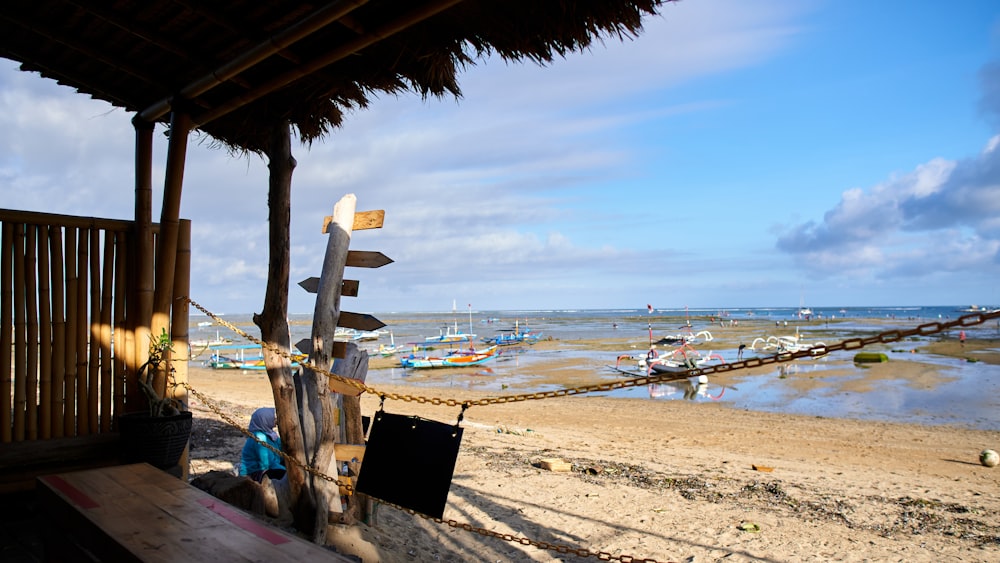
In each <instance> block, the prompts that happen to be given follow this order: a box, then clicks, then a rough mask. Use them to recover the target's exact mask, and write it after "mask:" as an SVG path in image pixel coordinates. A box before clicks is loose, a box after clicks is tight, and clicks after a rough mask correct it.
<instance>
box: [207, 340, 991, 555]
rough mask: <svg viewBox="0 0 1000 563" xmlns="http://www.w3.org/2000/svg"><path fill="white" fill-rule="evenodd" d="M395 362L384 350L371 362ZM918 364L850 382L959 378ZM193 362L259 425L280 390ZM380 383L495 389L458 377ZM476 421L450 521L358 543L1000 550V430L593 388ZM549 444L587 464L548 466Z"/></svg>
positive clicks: (442, 414) (210, 429) (480, 550)
mask: <svg viewBox="0 0 1000 563" xmlns="http://www.w3.org/2000/svg"><path fill="white" fill-rule="evenodd" d="M623 344H624V343H608V342H591V343H587V342H583V343H580V342H574V345H592V346H595V347H599V346H607V347H608V348H609V349H613V348H614V347H615V346H618V347H620V346H622V345H623ZM559 345H560V343H559V342H548V343H544V342H543V343H540V344H538V345H537V346H559ZM998 348H1000V342H997V341H996V340H982V341H973V340H970V341H968V342H966V343H965V345H964V346H960V344H959V343H957V342H956V341H954V340H953V339H947V338H942V339H940V341H937V342H933V343H931V344H929V345H928V350H926V352H928V353H933V354H939V355H951V356H956V357H961V356H963V355H965V354H969V353H971V352H973V351H976V352H977V359H978V361H983V362H985V363H992V364H996V363H998V362H1000V353H998V352H997V350H998ZM382 361H388V360H382V359H373V360H372V368H373V369H374V368H376V367H377V366H378V365H379V363H378V362H382ZM908 364H910V363H909V362H889V363H886V364H879V365H876V366H874V367H873V368H872V369H868V370H865V374H866V375H865V377H863V378H861V379H857V378H852V379H851V380H850V381H849V382H845V383H843V389H841V390H840V391H842V392H845V393H863V392H866V389H868V388H870V386H871V385H872V383H873V382H874V381H875V380H877V379H878V378H906V379H908V380H910V381H911V384H912V385H924V386H931V388H933V386H934V385H940V384H942V382H944V381H945V380H946V378H945V377H943V376H941V375H940V374H937V373H935V370H934V369H931V368H928V366H927V365H926V364H920V363H914V364H912V365H908ZM191 366H192V367H191V369H190V373H189V381H190V384H191V385H192V387H193V388H195V389H196V390H198V391H200V392H201V393H204V394H205V395H206V396H208V397H211V398H212V399H213V401H218V402H219V404H220V406H221V407H222V408H223V409H225V411H226V412H227V413H228V414H229V415H230V416H233V417H234V418H236V419H237V420H239V421H241V422H242V423H244V424H245V423H246V422H248V420H249V415H250V413H251V412H252V410H253V409H254V408H256V407H258V406H262V405H271V404H273V402H272V399H271V390H270V387H269V385H268V383H267V379H266V376H265V375H264V374H263V373H260V372H257V373H253V372H244V373H240V372H235V371H225V370H209V369H205V368H201V367H198V366H197V365H196V363H195V362H192V363H191ZM537 371H538V372H539V373H538V375H537V377H538V378H540V379H542V380H545V381H547V382H551V383H554V384H558V385H560V386H563V387H575V386H579V385H587V384H590V383H593V382H601V381H607V374H599V373H597V371H596V370H592V369H579V368H574V366H565V365H558V361H554V363H553V364H552V365H549V366H546V367H544V368H542V369H540V370H537ZM741 375H742V376H747V374H746V373H743V374H741ZM790 377H791V378H793V379H794V381H791V382H789V383H790V384H792V385H794V386H795V388H796V389H801V390H802V392H809V391H810V389H811V387H812V386H816V385H828V383H824V382H819V381H818V380H817V379H815V378H812V377H810V376H809V375H808V374H801V375H795V374H793V375H790ZM534 384H537V381H536V382H534ZM380 390H383V391H385V392H387V393H399V394H401V395H409V396H422V397H438V398H441V399H458V400H469V399H477V398H481V397H485V396H487V394H484V393H477V392H475V391H470V390H468V389H453V388H447V387H420V388H415V387H412V386H401V385H386V386H383V387H381V388H380ZM508 391H509V392H510V393H511V394H515V393H518V392H519V390H518V389H516V388H512V389H509V390H508ZM491 395H492V394H491ZM362 407H363V411H364V413H365V414H366V415H370V414H372V413H373V412H374V411H375V410H376V409H377V407H378V398H377V397H374V396H371V395H369V394H366V395H363V397H362ZM191 408H192V410H193V411H194V412H195V417H196V422H195V430H194V435H193V437H192V446H191V475H192V477H195V476H198V475H201V474H204V473H206V472H208V471H211V470H231V469H232V467H233V462H234V461H235V460H236V458H237V456H238V451H239V448H240V446H241V445H242V442H243V438H242V435H241V434H240V433H239V432H238V431H237V430H235V429H232V428H231V427H228V426H227V425H226V424H225V423H223V422H222V421H221V420H220V419H219V417H217V416H216V415H215V414H214V413H213V412H212V411H211V410H210V409H209V408H208V406H207V405H205V404H202V403H201V402H200V401H198V400H192V402H191ZM385 410H386V412H390V413H396V414H403V415H415V416H420V417H424V418H428V419H432V420H437V421H442V422H447V423H452V422H454V421H455V420H456V419H457V417H458V414H459V410H460V409H459V408H457V407H446V406H434V405H431V404H427V403H422V402H419V401H415V400H410V401H402V400H396V401H391V400H390V401H387V402H386V405H385ZM462 426H463V427H464V428H465V430H464V437H463V441H462V445H461V450H460V452H459V456H458V462H457V465H456V469H455V476H454V479H453V481H452V485H451V489H450V494H449V497H448V504H447V507H446V509H445V514H444V519H445V520H446V521H450V522H451V525H449V524H447V523H446V524H438V523H435V522H433V521H431V520H428V519H425V518H422V517H420V516H414V515H410V514H408V513H406V512H403V511H400V510H398V509H395V508H392V507H388V506H379V507H378V509H377V511H376V514H375V521H374V522H373V523H372V525H364V524H362V525H359V526H357V527H355V528H354V529H352V530H341V531H340V533H338V537H339V538H340V539H339V541H338V548H339V549H340V550H341V551H344V552H353V553H354V554H356V555H358V556H359V557H361V558H362V559H363V560H364V561H373V560H379V561H392V562H395V561H401V562H402V561H505V562H506V561H585V560H596V558H595V557H590V558H585V557H581V556H580V555H578V553H581V551H578V550H584V551H589V552H592V553H595V554H600V553H603V554H606V555H605V556H604V557H605V558H607V557H610V558H614V559H616V560H641V559H649V560H655V561H661V562H665V561H687V562H704V561H727V562H729V561H995V560H996V559H997V554H998V553H1000V468H987V467H984V466H982V465H981V464H980V463H979V462H978V455H979V452H980V451H981V450H983V449H984V448H991V449H994V450H1000V431H994V430H972V429H967V428H960V427H954V426H936V425H914V424H897V423H890V422H869V421H859V420H849V419H836V418H826V417H821V416H802V415H790V414H775V413H761V412H753V411H747V410H741V409H735V408H731V407H726V406H724V405H721V404H717V403H712V402H698V403H693V402H688V401H651V400H640V399H618V398H605V397H592V396H586V395H584V396H575V397H562V398H555V399H545V400H529V401H521V402H514V403H508V404H500V405H489V406H482V407H479V406H476V407H472V408H470V409H469V410H468V411H467V412H466V413H465V416H464V422H463V423H462ZM543 459H558V460H563V461H566V462H568V463H569V464H570V467H571V470H569V471H551V470H547V469H543V468H541V467H539V461H540V460H543ZM414 463H419V460H414ZM401 471H405V468H401ZM464 528H471V529H473V530H480V529H481V530H483V531H487V533H489V534H500V535H507V537H513V538H527V539H528V540H531V542H532V545H523V544H524V543H528V542H518V541H505V540H503V539H498V538H495V537H489V536H487V535H483V534H482V533H477V532H476V531H469V530H468V529H464ZM355 537H359V538H361V539H363V540H364V541H363V542H362V541H358V540H357V539H352V538H355ZM537 542H542V545H552V546H556V547H557V549H555V550H552V549H539V548H538V547H536V546H537V545H538V543H537ZM560 546H561V547H560Z"/></svg>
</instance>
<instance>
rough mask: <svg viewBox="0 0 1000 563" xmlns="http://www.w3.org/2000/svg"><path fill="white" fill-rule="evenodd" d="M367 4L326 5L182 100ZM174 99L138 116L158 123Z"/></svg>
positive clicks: (340, 1)
mask: <svg viewBox="0 0 1000 563" xmlns="http://www.w3.org/2000/svg"><path fill="white" fill-rule="evenodd" d="M367 2H368V0H337V1H334V2H331V3H329V4H327V5H326V6H324V7H323V8H321V9H319V10H317V11H315V12H313V13H312V14H310V15H309V16H308V17H306V18H305V19H303V20H300V21H299V22H298V23H296V24H294V25H292V26H290V27H288V28H286V29H285V30H284V31H282V32H281V33H278V34H277V35H272V36H271V37H270V38H268V39H267V40H265V41H263V42H261V43H259V44H257V46H255V47H253V48H251V49H249V50H247V51H246V52H244V53H243V54H242V55H240V56H239V57H237V58H235V59H233V60H232V61H230V62H229V63H226V64H223V65H222V66H220V67H218V68H216V69H215V70H214V71H212V72H210V73H208V74H206V75H204V76H202V77H201V78H199V79H197V80H195V81H194V82H191V83H190V84H188V85H187V86H185V87H184V88H182V89H181V90H180V92H179V96H180V98H181V99H188V100H190V99H193V98H196V97H198V96H200V95H202V94H204V93H205V92H207V91H209V90H211V89H212V88H214V87H215V86H218V85H219V84H222V83H223V82H226V81H228V80H230V79H231V78H233V77H234V76H236V75H237V74H239V73H241V72H243V71H244V70H247V69H248V68H251V67H252V66H254V65H256V64H257V63H259V62H261V61H263V60H265V59H267V58H268V57H270V56H271V55H273V54H275V53H277V52H279V51H281V50H282V49H285V48H287V47H288V46H290V45H292V44H293V43H295V42H296V41H299V40H301V39H304V38H306V37H308V36H310V35H312V34H313V33H315V32H316V31H318V30H320V29H322V28H324V27H326V26H327V25H328V24H330V23H332V22H335V21H337V20H338V19H339V18H341V17H343V16H345V15H347V14H349V13H351V12H352V11H354V10H355V9H357V8H358V7H359V6H362V5H364V4H366V3H367ZM173 99H174V97H173V96H171V97H169V98H164V99H163V100H160V101H159V102H157V103H155V104H153V105H151V106H149V107H148V108H146V109H145V110H143V111H141V112H139V115H138V116H137V117H138V118H139V119H142V120H144V121H156V120H157V119H159V118H160V117H162V116H163V115H164V114H166V113H167V112H168V111H170V109H171V107H172V105H173ZM227 113H228V112H227ZM201 123H205V122H204V121H199V123H196V124H195V127H197V125H199V124H201Z"/></svg>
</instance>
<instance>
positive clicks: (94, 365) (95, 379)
mask: <svg viewBox="0 0 1000 563" xmlns="http://www.w3.org/2000/svg"><path fill="white" fill-rule="evenodd" d="M88 248H89V249H90V275H89V276H88V279H89V281H90V314H89V315H88V317H87V318H88V320H89V322H88V323H87V328H88V329H89V330H87V331H86V332H87V334H89V336H90V342H89V344H88V346H87V352H88V354H87V357H88V360H87V414H88V417H87V421H88V423H89V425H90V426H89V428H90V433H91V434H97V433H98V432H99V431H100V424H101V421H100V414H101V413H100V411H99V410H98V407H99V406H100V404H101V393H102V391H101V386H100V377H101V346H102V345H103V340H102V339H101V325H100V323H99V320H100V318H101V302H102V299H101V254H100V249H101V230H100V229H98V228H93V229H91V230H90V243H89V245H88Z"/></svg>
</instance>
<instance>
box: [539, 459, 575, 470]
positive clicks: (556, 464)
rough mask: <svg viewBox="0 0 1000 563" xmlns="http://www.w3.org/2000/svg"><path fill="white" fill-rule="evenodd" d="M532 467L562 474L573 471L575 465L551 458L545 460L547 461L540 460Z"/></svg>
mask: <svg viewBox="0 0 1000 563" xmlns="http://www.w3.org/2000/svg"><path fill="white" fill-rule="evenodd" d="M532 465H534V466H535V467H537V468H539V469H545V470H547V471H560V472H562V471H572V470H573V464H572V463H570V462H568V461H566V460H564V459H561V458H558V457H549V458H545V459H540V460H538V462H537V463H533V464H532Z"/></svg>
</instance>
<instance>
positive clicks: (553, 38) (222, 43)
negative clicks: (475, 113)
mask: <svg viewBox="0 0 1000 563" xmlns="http://www.w3.org/2000/svg"><path fill="white" fill-rule="evenodd" d="M667 1H670V0H407V1H401V0H367V1H366V0H335V1H332V2H328V3H326V4H317V3H312V2H298V1H291V0H270V1H267V2H260V1H255V0H235V1H222V0H216V1H209V0H205V1H199V2H192V1H191V0H112V1H109V2H100V3H96V2H78V1H65V0H30V1H28V0H9V1H6V2H4V3H3V7H2V8H0V56H3V57H7V58H10V59H12V60H15V61H18V62H20V63H21V68H22V70H26V71H36V72H39V73H41V74H42V75H43V76H45V77H48V78H52V79H55V80H57V81H58V82H59V83H61V84H65V85H67V86H70V87H73V88H76V89H77V90H78V91H79V92H81V93H84V94H88V95H90V96H92V97H94V98H97V99H101V100H105V101H107V102H109V103H111V104H113V105H114V106H117V107H121V108H124V109H126V110H127V111H130V112H135V113H136V114H137V119H142V120H146V121H152V122H157V121H158V122H166V121H167V120H168V118H169V110H170V109H171V108H174V107H184V108H186V109H188V110H189V111H190V112H191V113H192V115H193V116H194V121H195V123H196V124H197V127H198V129H200V130H201V132H203V133H204V134H207V135H209V136H210V137H211V138H212V139H213V140H214V141H216V142H218V143H221V144H223V145H225V146H227V147H228V148H230V149H231V150H234V151H237V152H244V151H248V152H255V153H260V152H262V151H263V150H264V146H265V144H266V142H267V138H268V133H269V131H270V130H271V129H272V127H273V125H274V124H275V123H280V122H282V121H287V122H290V123H291V124H292V125H293V126H294V127H295V129H296V130H297V132H298V135H299V137H300V138H301V139H302V140H304V141H306V142H312V141H315V140H317V139H320V138H322V137H323V136H325V135H326V134H328V133H329V132H330V131H331V130H332V129H334V128H336V127H338V126H339V125H340V124H341V122H342V121H343V119H344V115H345V113H346V112H350V111H353V110H356V109H363V108H365V107H366V106H367V105H368V103H369V101H370V100H372V99H373V97H375V96H377V95H380V94H390V95H395V94H399V93H403V92H406V91H413V92H416V93H418V94H420V95H422V96H424V97H428V96H447V95H452V96H456V97H460V96H461V89H460V87H459V83H458V74H459V72H461V71H462V70H464V69H465V68H467V66H468V65H472V64H475V62H476V61H477V60H481V59H483V58H484V57H487V56H491V55H497V56H499V57H501V58H503V59H504V60H507V61H533V62H535V63H538V64H547V63H550V62H552V61H553V60H554V59H556V58H557V57H562V56H565V55H566V54H567V53H569V52H573V51H580V50H585V49H587V48H589V47H590V46H591V45H592V44H593V43H594V42H595V41H602V40H604V39H605V38H608V39H615V40H624V39H627V38H631V37H634V36H636V35H638V34H639V33H640V32H641V30H642V20H643V18H644V17H647V16H651V15H655V14H657V13H658V10H659V9H660V7H661V6H662V5H663V4H664V3H665V2H667Z"/></svg>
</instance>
